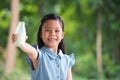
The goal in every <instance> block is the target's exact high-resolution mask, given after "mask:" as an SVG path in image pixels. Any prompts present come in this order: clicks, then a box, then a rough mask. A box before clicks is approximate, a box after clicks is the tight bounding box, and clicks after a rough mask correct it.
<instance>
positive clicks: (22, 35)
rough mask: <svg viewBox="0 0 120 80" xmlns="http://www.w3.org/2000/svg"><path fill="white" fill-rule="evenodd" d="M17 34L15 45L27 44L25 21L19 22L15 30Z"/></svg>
mask: <svg viewBox="0 0 120 80" xmlns="http://www.w3.org/2000/svg"><path fill="white" fill-rule="evenodd" d="M15 35H16V41H15V45H16V46H22V45H24V44H25V41H26V30H25V23H24V22H21V21H20V22H19V23H18V26H17V28H16V31H15Z"/></svg>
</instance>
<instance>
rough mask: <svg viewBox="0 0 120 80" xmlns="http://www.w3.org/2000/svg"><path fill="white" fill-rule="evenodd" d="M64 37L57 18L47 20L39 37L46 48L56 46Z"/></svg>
mask: <svg viewBox="0 0 120 80" xmlns="http://www.w3.org/2000/svg"><path fill="white" fill-rule="evenodd" d="M63 37H64V32H63V31H62V26H61V24H60V22H59V21H58V20H47V21H46V22H45V23H44V24H43V26H42V35H41V38H42V40H43V42H44V44H45V46H46V47H48V48H58V45H59V43H60V41H61V39H63Z"/></svg>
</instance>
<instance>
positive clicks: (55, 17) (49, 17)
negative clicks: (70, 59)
mask: <svg viewBox="0 0 120 80" xmlns="http://www.w3.org/2000/svg"><path fill="white" fill-rule="evenodd" d="M47 20H59V22H60V25H61V28H62V31H63V32H64V22H63V20H62V19H61V18H60V17H59V16H58V15H57V14H53V13H51V14H47V15H45V16H44V17H43V18H42V20H41V22H40V26H39V30H38V34H37V44H38V48H39V49H40V48H41V47H43V46H44V42H43V40H42V38H41V37H40V35H42V26H43V24H44V23H45V22H46V21H47ZM58 49H61V50H62V52H63V54H65V53H66V52H65V44H64V38H63V39H62V40H61V41H60V43H59V45H58Z"/></svg>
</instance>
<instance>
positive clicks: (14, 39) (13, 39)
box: [12, 34, 28, 43]
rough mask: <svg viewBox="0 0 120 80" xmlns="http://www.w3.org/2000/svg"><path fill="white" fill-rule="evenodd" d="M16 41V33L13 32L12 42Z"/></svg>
mask: <svg viewBox="0 0 120 80" xmlns="http://www.w3.org/2000/svg"><path fill="white" fill-rule="evenodd" d="M25 38H26V40H27V39H28V36H26V37H25ZM15 41H16V34H12V42H13V43H14V42H15Z"/></svg>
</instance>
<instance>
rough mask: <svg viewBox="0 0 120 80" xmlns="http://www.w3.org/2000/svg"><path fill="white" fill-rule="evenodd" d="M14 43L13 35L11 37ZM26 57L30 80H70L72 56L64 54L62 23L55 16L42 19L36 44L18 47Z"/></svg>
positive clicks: (72, 63)
mask: <svg viewBox="0 0 120 80" xmlns="http://www.w3.org/2000/svg"><path fill="white" fill-rule="evenodd" d="M12 40H13V42H15V40H16V39H15V35H13V36H12ZM19 48H20V49H22V50H23V51H24V52H25V53H26V54H27V55H28V57H27V63H28V65H29V67H30V69H31V79H32V80H72V72H71V67H72V66H73V65H74V63H75V60H74V55H73V54H71V55H70V56H68V55H66V54H65V47H64V23H63V21H62V19H61V18H60V17H59V16H57V15H56V14H48V15H46V16H44V17H43V19H42V20H41V24H40V27H39V30H38V34H37V44H35V45H33V46H31V45H29V44H28V43H25V44H24V45H23V46H19Z"/></svg>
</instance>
